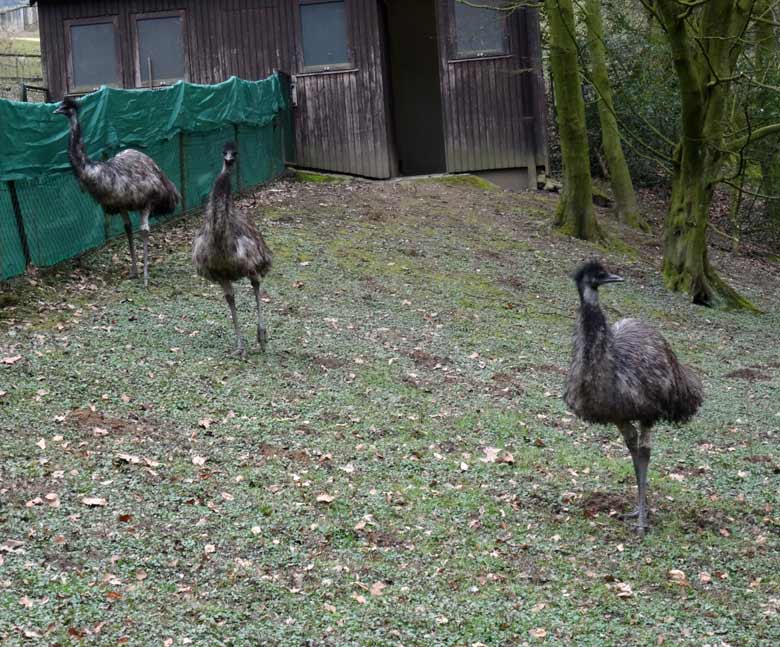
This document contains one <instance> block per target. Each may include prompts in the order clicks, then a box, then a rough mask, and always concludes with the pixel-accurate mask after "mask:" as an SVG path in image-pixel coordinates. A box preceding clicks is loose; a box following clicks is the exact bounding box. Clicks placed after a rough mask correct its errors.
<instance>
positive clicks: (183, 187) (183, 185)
mask: <svg viewBox="0 0 780 647" xmlns="http://www.w3.org/2000/svg"><path fill="white" fill-rule="evenodd" d="M184 138H185V134H184V131H183V130H182V131H181V132H180V133H179V178H180V182H179V194H180V195H181V212H182V213H184V212H185V211H187V160H186V158H185V150H186V146H185V139H184Z"/></svg>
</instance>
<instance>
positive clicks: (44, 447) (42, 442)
mask: <svg viewBox="0 0 780 647" xmlns="http://www.w3.org/2000/svg"><path fill="white" fill-rule="evenodd" d="M35 444H36V445H37V446H38V447H40V448H41V449H46V441H45V440H44V439H43V438H41V439H40V440H39V441H38V442H37V443H35Z"/></svg>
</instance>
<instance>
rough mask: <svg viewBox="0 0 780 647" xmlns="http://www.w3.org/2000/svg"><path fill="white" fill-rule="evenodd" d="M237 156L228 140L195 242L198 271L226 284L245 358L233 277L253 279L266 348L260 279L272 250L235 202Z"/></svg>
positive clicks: (261, 340) (260, 337)
mask: <svg viewBox="0 0 780 647" xmlns="http://www.w3.org/2000/svg"><path fill="white" fill-rule="evenodd" d="M236 158H237V153H236V146H235V144H233V143H232V142H228V143H227V144H225V148H224V149H223V154H222V159H223V165H222V172H221V173H220V174H219V175H218V176H217V179H216V181H215V182H214V187H213V188H212V189H211V195H210V196H209V201H208V204H207V205H206V211H205V213H204V218H203V227H202V228H201V230H200V233H199V234H198V235H197V236H196V237H195V240H194V241H193V243H192V263H193V265H195V269H196V270H197V271H198V274H200V275H201V276H202V277H204V278H207V279H208V280H209V281H213V282H214V283H219V284H220V285H221V286H222V290H223V292H224V293H225V301H227V304H228V307H229V308H230V316H231V317H232V319H233V329H234V330H235V333H236V339H237V344H238V347H237V349H236V353H237V354H238V355H239V356H240V357H242V358H243V357H246V349H245V347H244V338H243V337H242V336H241V331H240V329H239V327H238V316H237V314H236V299H235V295H234V292H233V281H238V280H239V279H240V278H242V277H246V278H248V279H249V281H250V282H251V283H252V290H254V293H255V302H256V303H257V343H258V344H259V345H260V350H261V351H264V350H265V342H266V333H265V323H264V321H263V310H262V305H261V302H260V281H261V280H262V278H263V277H264V276H265V275H266V274H267V273H268V270H269V269H271V250H270V249H268V246H267V245H266V244H265V240H263V237H262V235H261V234H260V232H259V231H257V229H256V227H255V226H254V224H253V223H252V221H251V220H250V219H249V218H248V217H247V215H246V214H245V213H243V212H242V211H240V210H238V209H236V208H235V207H234V206H233V197H232V194H231V183H230V175H231V172H232V170H233V167H234V165H235V162H236Z"/></svg>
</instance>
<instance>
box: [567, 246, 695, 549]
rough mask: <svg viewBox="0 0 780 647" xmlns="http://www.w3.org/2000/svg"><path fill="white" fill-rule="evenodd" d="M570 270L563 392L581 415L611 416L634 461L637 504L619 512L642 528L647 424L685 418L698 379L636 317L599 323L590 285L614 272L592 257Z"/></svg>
mask: <svg viewBox="0 0 780 647" xmlns="http://www.w3.org/2000/svg"><path fill="white" fill-rule="evenodd" d="M573 278H574V281H575V282H576V284H577V289H578V290H579V293H580V309H579V313H578V317H577V326H576V328H575V331H574V349H573V353H572V361H571V367H570V368H569V374H568V378H567V381H566V391H565V394H564V400H565V401H566V404H567V405H568V407H569V408H570V409H571V410H572V411H573V412H574V413H575V414H576V415H577V416H579V417H580V418H582V419H583V420H586V421H588V422H597V423H601V424H607V423H614V424H615V425H617V427H618V429H620V432H621V434H622V435H623V438H624V440H625V442H626V445H627V446H628V451H629V452H630V453H631V458H632V459H633V462H634V474H635V476H636V481H637V490H638V492H637V510H636V511H635V512H634V513H632V514H630V515H627V516H629V517H634V516H636V517H637V530H638V531H639V533H640V534H644V532H645V531H646V530H647V528H648V525H647V468H648V465H649V463H650V450H651V447H652V439H651V429H652V427H653V425H654V424H655V423H656V422H657V421H658V420H667V421H669V422H673V423H682V422H686V421H687V420H689V419H690V418H691V417H692V416H693V415H694V414H695V413H696V411H697V410H698V409H699V406H700V405H701V403H702V399H703V389H702V383H701V380H700V379H699V377H698V376H697V375H696V374H695V373H694V372H693V371H692V370H691V369H690V368H688V367H687V366H684V365H682V364H681V363H680V362H679V361H678V360H677V357H676V356H675V354H674V351H673V350H672V348H671V347H670V346H669V344H668V342H667V341H666V340H665V339H664V338H663V337H662V336H661V335H660V334H659V333H658V332H656V331H655V330H654V329H653V328H651V327H650V326H648V325H647V324H645V323H644V322H642V321H639V320H638V319H621V320H620V321H618V322H617V323H615V324H613V325H612V327H610V326H608V325H607V320H606V318H605V317H604V313H603V312H602V311H601V307H600V306H599V297H598V288H599V286H600V285H603V284H605V283H614V282H617V281H622V280H623V279H622V278H620V277H619V276H616V275H614V274H609V273H608V272H607V271H606V270H605V269H604V267H603V266H602V265H601V264H600V263H599V262H597V261H591V262H589V263H585V264H584V265H583V266H581V267H580V268H579V269H578V270H577V272H576V273H575V275H574V277H573ZM635 422H638V423H639V432H637V430H636V428H635V427H634V424H633V423H635Z"/></svg>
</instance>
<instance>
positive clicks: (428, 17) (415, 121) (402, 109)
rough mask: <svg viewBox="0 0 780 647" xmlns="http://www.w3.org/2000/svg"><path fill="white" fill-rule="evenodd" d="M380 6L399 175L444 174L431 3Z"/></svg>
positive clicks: (399, 1)
mask: <svg viewBox="0 0 780 647" xmlns="http://www.w3.org/2000/svg"><path fill="white" fill-rule="evenodd" d="M385 6H386V8H387V30H388V39H387V42H388V47H389V65H390V83H391V88H392V90H391V93H392V94H391V97H392V111H393V126H394V130H395V140H396V150H397V151H398V164H399V169H400V172H401V173H402V174H403V175H420V174H424V173H441V172H444V171H445V169H446V160H445V155H444V125H443V122H442V106H441V86H440V85H439V45H438V40H437V35H436V32H437V30H436V7H435V0H392V2H387V3H385Z"/></svg>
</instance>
